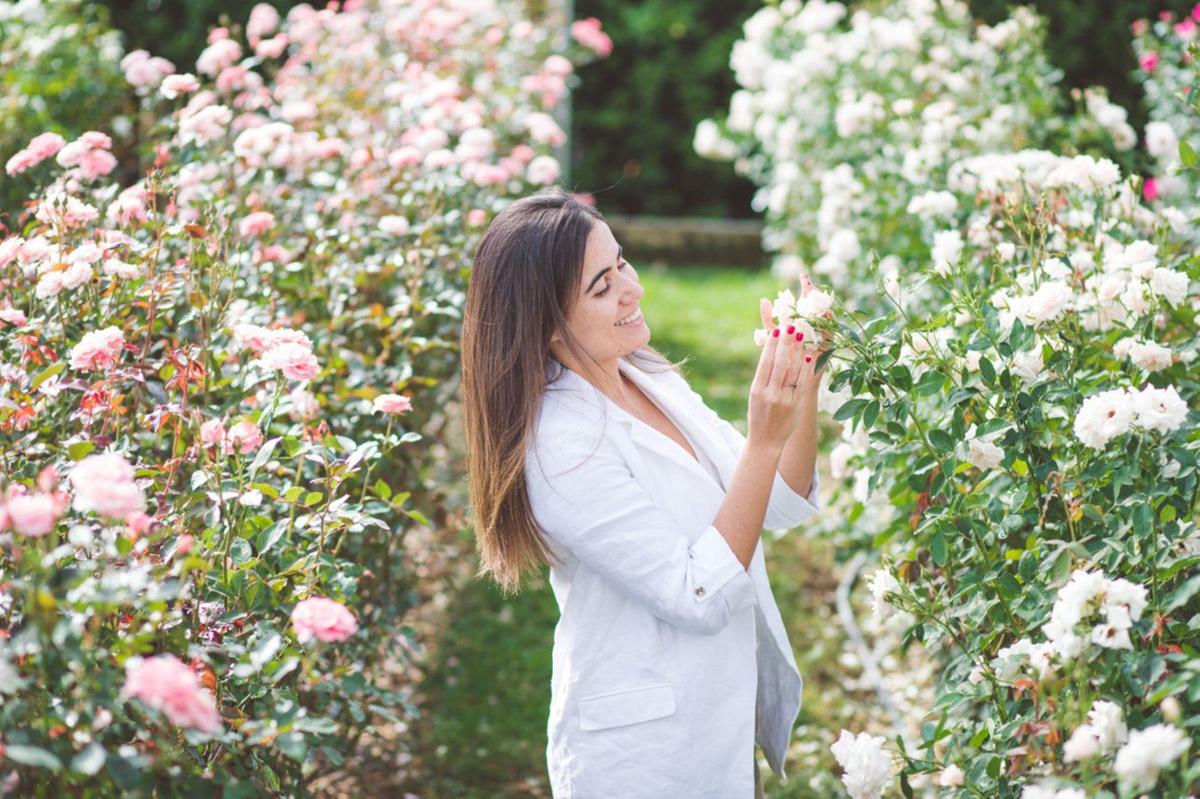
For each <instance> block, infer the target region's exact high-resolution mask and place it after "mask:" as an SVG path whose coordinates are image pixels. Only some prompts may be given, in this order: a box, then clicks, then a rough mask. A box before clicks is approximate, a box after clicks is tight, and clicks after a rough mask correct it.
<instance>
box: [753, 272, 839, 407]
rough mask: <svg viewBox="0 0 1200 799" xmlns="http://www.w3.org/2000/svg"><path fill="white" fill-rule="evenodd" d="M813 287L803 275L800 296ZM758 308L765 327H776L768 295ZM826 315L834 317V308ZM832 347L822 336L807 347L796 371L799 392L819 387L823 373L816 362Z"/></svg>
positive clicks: (767, 328) (830, 317)
mask: <svg viewBox="0 0 1200 799" xmlns="http://www.w3.org/2000/svg"><path fill="white" fill-rule="evenodd" d="M812 289H813V284H812V281H811V280H809V279H808V275H802V276H801V280H800V296H802V297H803V296H805V295H806V294H808V292H810V291H812ZM758 309H759V315H760V316H761V317H762V324H763V329H764V330H768V331H769V330H771V329H773V328H774V327H775V323H774V322H773V321H772V318H773V316H774V306H773V305H772V304H771V301H770V300H768V299H767V298H766V297H763V298H762V299H761V300H759V305H758ZM824 316H825V318H827V319H832V318H833V310H832V309H830V310H828V311H826V312H825V314H824ZM830 349H832V347H831V346H830V345H829V344H828V342H827V339H826V338H825V337H824V336H822V342H821V344H820V345H818V346H817V347H816V348H813V349H805V350H804V351H803V357H802V359H801V362H800V363H799V364H798V366H799V369H798V371H797V373H796V381H795V382H796V392H797V394H800V393H802V392H804V391H808V392H810V393H813V394H815V393H816V391H817V387H818V386H819V385H820V383H821V373H820V372H816V371H815V369H816V364H817V361H818V360H819V359H820V357H821V355H822V354H824V353H826V352H828V351H829V350H830Z"/></svg>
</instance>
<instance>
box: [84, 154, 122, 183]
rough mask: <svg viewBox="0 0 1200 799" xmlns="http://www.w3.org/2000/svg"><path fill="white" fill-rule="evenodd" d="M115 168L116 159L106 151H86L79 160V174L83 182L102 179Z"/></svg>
mask: <svg viewBox="0 0 1200 799" xmlns="http://www.w3.org/2000/svg"><path fill="white" fill-rule="evenodd" d="M116 168H117V159H116V157H115V156H114V155H113V154H112V153H110V152H109V151H108V150H88V151H87V152H86V153H84V154H83V157H82V158H80V159H79V173H80V174H81V175H82V176H83V177H84V179H85V180H95V179H96V178H102V177H104V176H105V175H107V174H109V173H110V172H112V171H113V170H114V169H116Z"/></svg>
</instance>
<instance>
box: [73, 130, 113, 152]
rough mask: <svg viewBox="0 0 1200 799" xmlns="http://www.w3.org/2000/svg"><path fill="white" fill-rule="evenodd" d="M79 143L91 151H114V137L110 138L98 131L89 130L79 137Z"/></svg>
mask: <svg viewBox="0 0 1200 799" xmlns="http://www.w3.org/2000/svg"><path fill="white" fill-rule="evenodd" d="M77 141H79V142H80V143H81V144H83V146H84V147H87V148H88V149H89V150H91V149H99V150H111V149H112V137H111V136H109V135H108V134H107V133H101V132H100V131H98V130H89V131H87V132H85V133H81V134H80V135H79V139H78V140H77Z"/></svg>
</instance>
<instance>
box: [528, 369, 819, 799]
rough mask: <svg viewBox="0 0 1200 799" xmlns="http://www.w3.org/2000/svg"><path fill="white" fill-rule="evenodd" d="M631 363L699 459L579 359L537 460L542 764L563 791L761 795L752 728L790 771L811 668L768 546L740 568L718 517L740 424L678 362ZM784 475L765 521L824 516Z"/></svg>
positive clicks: (533, 461)
mask: <svg viewBox="0 0 1200 799" xmlns="http://www.w3.org/2000/svg"><path fill="white" fill-rule="evenodd" d="M621 369H622V371H623V372H624V373H625V374H626V375H627V376H628V377H629V378H630V379H631V380H633V381H634V382H635V383H636V384H637V385H638V387H639V388H641V390H642V391H643V392H644V393H645V394H646V395H647V397H649V398H650V399H651V400H652V401H654V402H655V403H656V404H657V405H658V406H659V407H660V408H662V410H663V411H664V413H666V414H667V416H668V417H669V418H670V419H671V420H672V421H673V422H674V423H675V425H676V426H677V427H678V428H679V430H680V432H681V433H682V434H683V435H684V436H685V437H687V439H688V441H689V442H690V443H691V445H692V448H693V450H694V451H695V452H696V454H697V456H698V457H699V458H700V461H699V462H697V460H696V459H695V458H692V457H691V456H690V455H689V454H688V453H687V452H686V451H685V450H684V449H683V448H682V447H680V446H679V444H678V443H677V442H675V441H672V440H671V439H670V438H668V437H667V436H665V435H663V434H662V433H660V432H659V431H657V430H655V429H654V428H652V427H651V426H649V425H647V424H645V423H644V422H642V421H641V420H639V419H637V418H635V417H633V416H632V415H630V414H628V413H627V412H625V411H624V410H623V409H621V408H620V407H619V406H617V405H616V404H615V403H613V402H611V401H610V400H608V399H607V398H606V397H604V395H603V394H601V393H600V392H599V391H598V390H596V388H595V387H594V386H592V385H591V384H590V383H588V382H587V381H586V380H584V379H583V378H582V377H581V376H579V375H577V374H575V373H574V372H571V371H570V370H566V369H564V370H562V372H561V376H560V377H559V378H558V379H556V380H554V381H552V382H551V384H550V385H548V390H547V392H546V393H545V395H544V397H543V400H542V404H541V408H540V409H539V413H538V420H537V424H536V428H535V431H534V436H533V439H532V441H531V443H530V447H529V450H528V452H527V458H526V484H527V489H528V493H529V498H530V502H531V506H532V509H533V514H534V518H535V519H536V520H537V521H538V523H539V525H540V526H541V527H542V529H543V531H544V533H545V535H546V538H547V542H548V543H549V545H550V546H551V548H552V550H553V551H555V552H557V553H558V554H559V555H560V556H561V557H562V563H555V564H553V565H552V566H551V568H550V584H551V587H552V588H553V590H554V595H555V599H556V600H557V602H558V606H559V610H560V614H561V615H560V618H559V622H558V625H557V627H556V628H555V633H554V653H553V661H554V666H553V676H552V679H551V704H550V717H549V719H548V722H547V734H548V739H549V741H548V745H547V750H546V754H547V765H548V767H549V772H550V782H551V788H552V790H553V793H554V796H555V797H556V799H591V798H592V797H596V799H610V798H611V797H621V799H640V798H642V797H644V798H645V799H663V797H670V798H672V799H673V798H674V797H680V798H681V799H685V798H688V797H709V798H710V799H743V798H745V799H749V797H751V796H753V793H754V773H753V766H754V762H753V755H754V743H755V742H756V741H757V742H758V744H759V745H760V746H761V747H762V749H763V753H764V755H765V757H766V759H767V761H768V763H769V764H770V765H771V768H772V769H773V770H774V771H775V772H776V773H778V774H779V775H780V776H781V777H782V776H784V771H783V759H784V756H785V754H786V751H787V744H788V739H789V737H790V734H791V729H792V726H793V725H794V723H795V719H796V716H797V715H798V714H799V710H800V695H801V690H802V688H803V680H802V679H801V677H800V673H799V671H798V670H797V668H796V663H795V658H794V656H793V654H792V649H791V644H790V643H789V642H788V639H787V634H786V631H785V630H784V628H783V621H782V619H781V618H780V615H779V610H778V607H777V606H776V604H775V599H774V596H773V595H772V593H771V587H770V583H769V582H768V580H767V574H766V565H765V562H764V560H763V552H762V544H761V542H760V543H759V545H758V547H757V548H756V549H755V552H754V556H753V558H752V560H751V564H750V568H749V570H747V569H744V568H743V567H742V565H741V563H740V562H739V561H738V560H737V557H736V556H735V555H734V554H733V551H732V550H731V549H730V548H729V545H728V543H727V542H726V541H725V539H724V537H723V536H722V535H721V534H720V532H719V531H717V529H716V528H715V527H713V526H712V521H713V519H714V518H715V517H716V514H717V512H718V510H719V509H720V506H721V503H722V501H723V500H724V497H725V488H724V487H725V486H727V485H728V484H729V480H730V479H731V477H732V475H733V470H734V468H735V467H736V465H737V459H738V456H739V454H740V452H741V449H742V447H743V446H744V445H745V438H744V437H743V436H742V435H741V433H740V432H738V431H737V429H736V428H734V427H733V426H732V425H730V424H729V423H728V422H725V421H723V420H721V419H720V418H719V417H718V416H717V414H715V413H714V412H713V411H712V410H710V409H709V408H708V407H707V406H706V405H705V404H704V403H703V401H702V400H701V398H700V397H699V395H698V394H696V393H695V392H693V391H691V389H690V388H689V387H688V385H687V383H686V382H685V381H684V380H683V379H682V378H681V377H679V376H678V375H677V374H675V373H674V372H665V373H662V374H655V373H651V372H643V371H642V370H640V369H638V368H637V367H635V366H634V365H633V364H631V363H629V362H628V361H626V360H624V359H622V361H621ZM818 490H819V487H818V485H817V481H816V479H815V478H814V482H813V486H812V488H811V489H810V492H809V494H808V496H807V497H804V496H801V495H799V494H797V493H796V492H795V491H793V490H792V489H791V488H790V487H789V486H788V485H787V484H786V483H785V482H784V481H783V478H782V476H780V475H778V474H776V476H775V481H774V483H773V485H772V490H771V495H770V501H769V505H768V509H767V514H766V519H765V526H766V527H767V528H768V529H771V530H777V531H781V530H787V529H791V528H793V527H795V526H796V525H797V524H798V523H799V522H800V521H802V520H803V519H805V518H807V517H809V516H811V515H812V514H814V513H816V512H817V495H818Z"/></svg>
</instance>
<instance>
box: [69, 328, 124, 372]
mask: <svg viewBox="0 0 1200 799" xmlns="http://www.w3.org/2000/svg"><path fill="white" fill-rule="evenodd" d="M124 348H125V334H124V333H122V332H121V331H120V329H119V328H116V327H112V326H109V327H106V328H104V329H103V330H93V331H91V332H89V333H85V334H84V336H83V338H82V339H80V340H79V343H78V344H76V345H75V346H74V347H72V348H71V356H70V358H71V360H70V364H71V368H72V369H83V370H90V371H99V370H102V369H108V368H109V367H111V366H112V365H113V364H115V363H116V362H117V358H119V357H121V351H122V350H123V349H124Z"/></svg>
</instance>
